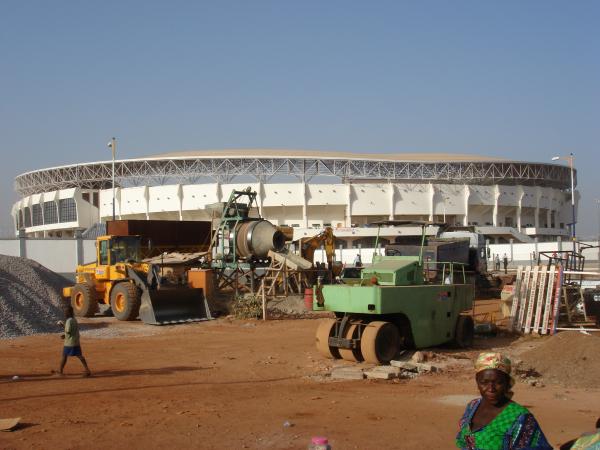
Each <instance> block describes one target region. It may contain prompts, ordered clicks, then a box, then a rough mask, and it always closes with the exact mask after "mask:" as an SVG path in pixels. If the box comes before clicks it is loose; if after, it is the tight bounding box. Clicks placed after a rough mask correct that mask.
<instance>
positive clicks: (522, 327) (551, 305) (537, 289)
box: [510, 265, 563, 334]
mask: <svg viewBox="0 0 600 450" xmlns="http://www.w3.org/2000/svg"><path fill="white" fill-rule="evenodd" d="M562 275H563V269H562V267H561V266H554V265H552V266H550V267H547V266H534V267H529V266H528V267H525V268H523V266H519V267H518V268H517V279H516V282H515V289H514V298H513V303H512V307H511V317H510V326H511V328H512V329H513V330H515V331H522V332H523V333H525V334H530V333H537V334H548V333H550V334H554V333H555V332H556V325H557V320H558V308H559V302H560V295H561V286H562Z"/></svg>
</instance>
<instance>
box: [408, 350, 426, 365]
mask: <svg viewBox="0 0 600 450" xmlns="http://www.w3.org/2000/svg"><path fill="white" fill-rule="evenodd" d="M411 360H412V362H416V363H422V362H425V355H424V354H423V352H415V353H414V355H412V358H411Z"/></svg>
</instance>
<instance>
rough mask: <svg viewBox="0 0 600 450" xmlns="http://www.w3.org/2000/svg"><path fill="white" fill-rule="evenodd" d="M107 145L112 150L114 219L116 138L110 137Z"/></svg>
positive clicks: (113, 208)
mask: <svg viewBox="0 0 600 450" xmlns="http://www.w3.org/2000/svg"><path fill="white" fill-rule="evenodd" d="M108 146H109V147H110V149H111V150H112V220H115V154H116V153H117V139H116V138H112V139H111V140H110V142H109V143H108Z"/></svg>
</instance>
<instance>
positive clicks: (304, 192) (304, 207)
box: [302, 177, 308, 228]
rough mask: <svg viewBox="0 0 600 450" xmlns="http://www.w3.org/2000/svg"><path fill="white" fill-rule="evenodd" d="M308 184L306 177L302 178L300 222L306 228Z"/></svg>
mask: <svg viewBox="0 0 600 450" xmlns="http://www.w3.org/2000/svg"><path fill="white" fill-rule="evenodd" d="M307 203H308V186H307V185H306V179H305V178H304V177H303V178H302V223H303V224H304V225H303V226H304V228H308V204H307Z"/></svg>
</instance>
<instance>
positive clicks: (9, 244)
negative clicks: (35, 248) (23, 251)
mask: <svg viewBox="0 0 600 450" xmlns="http://www.w3.org/2000/svg"><path fill="white" fill-rule="evenodd" d="M19 249H20V246H19V240H18V239H0V255H7V256H19Z"/></svg>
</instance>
